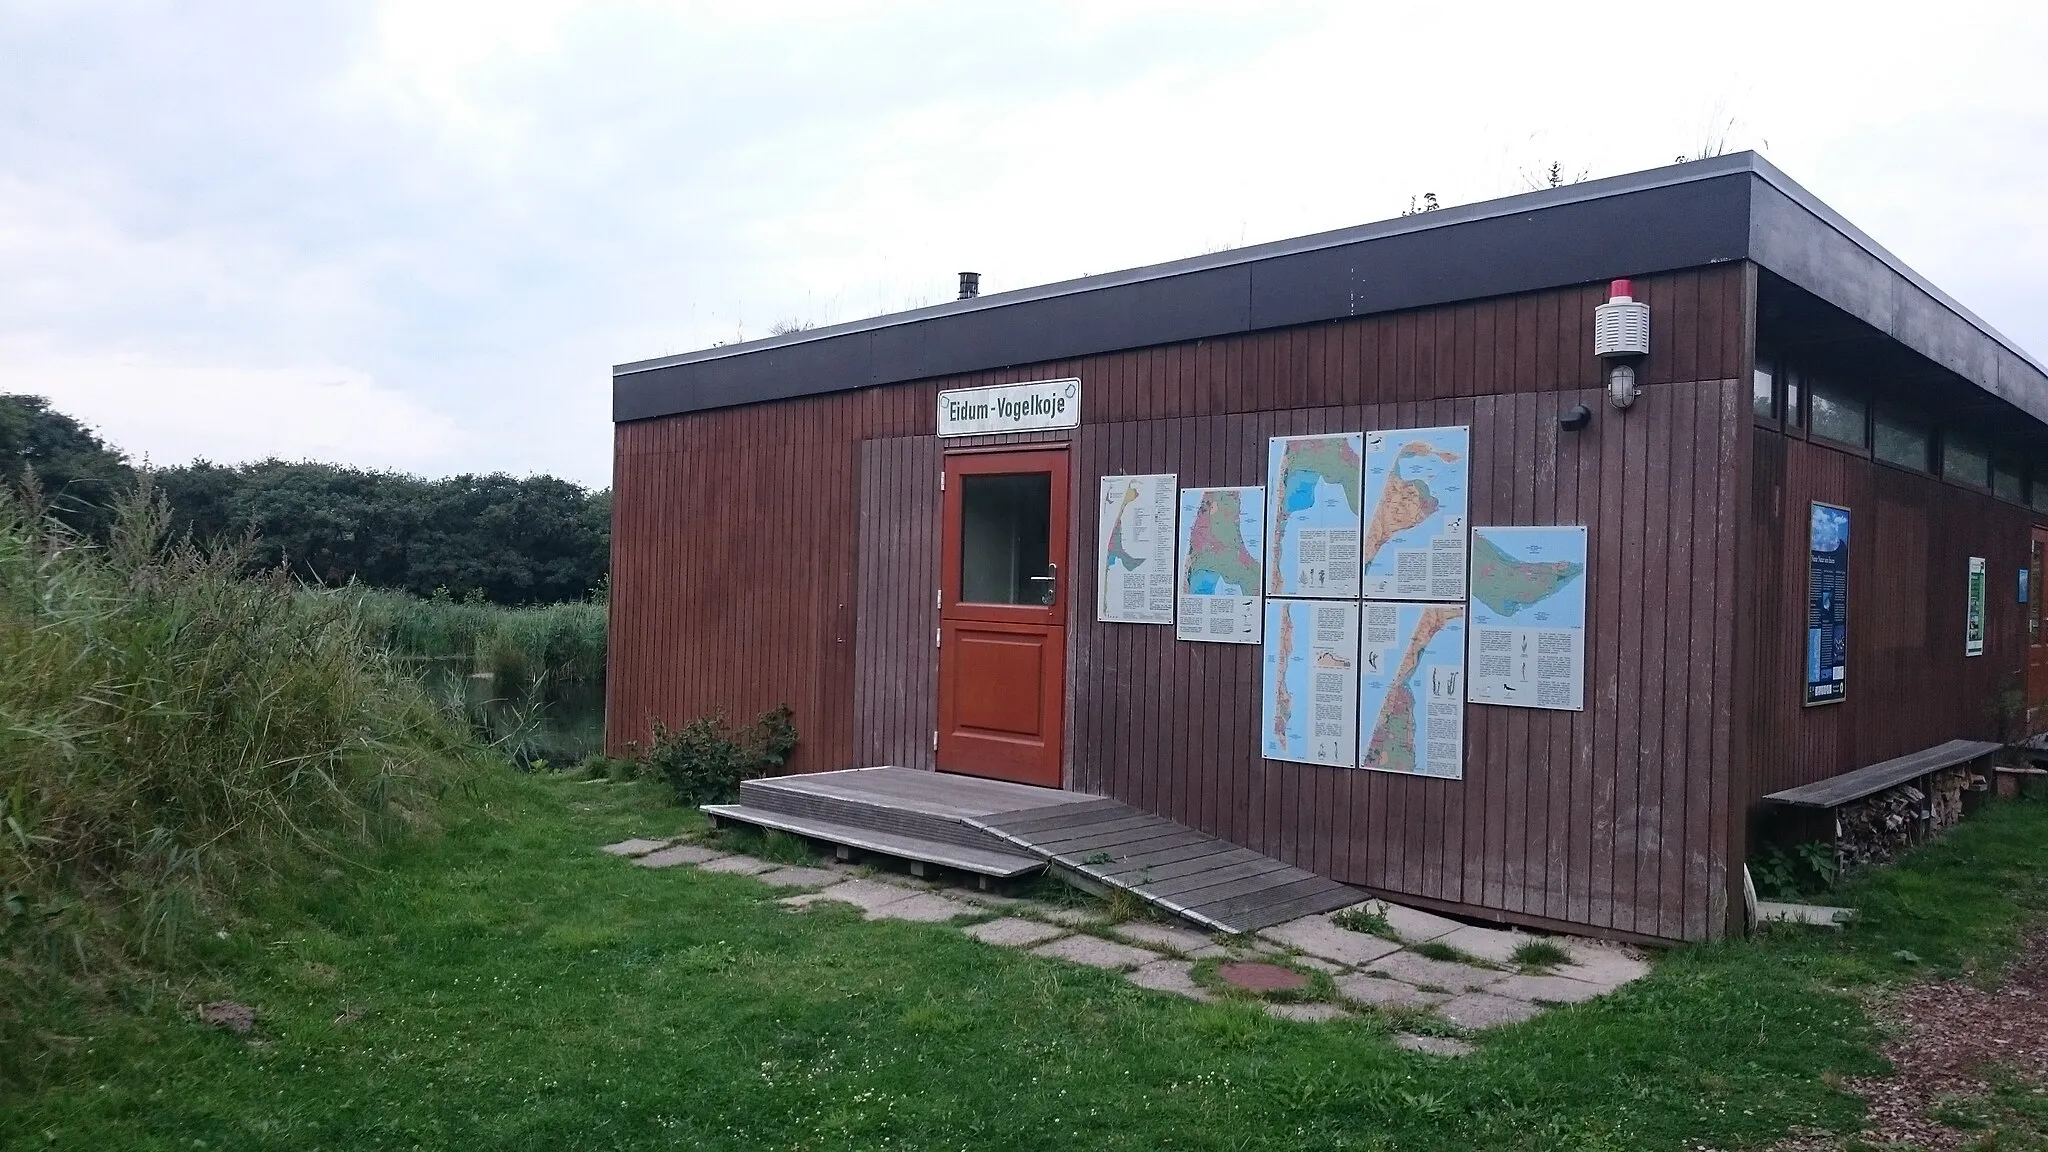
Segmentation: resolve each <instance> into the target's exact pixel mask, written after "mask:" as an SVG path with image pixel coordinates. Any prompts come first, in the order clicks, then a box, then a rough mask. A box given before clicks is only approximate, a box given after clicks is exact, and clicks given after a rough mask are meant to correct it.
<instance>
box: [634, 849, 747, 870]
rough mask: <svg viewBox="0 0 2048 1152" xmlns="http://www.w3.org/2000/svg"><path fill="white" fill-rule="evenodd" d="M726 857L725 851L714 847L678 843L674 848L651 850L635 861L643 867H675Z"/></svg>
mask: <svg viewBox="0 0 2048 1152" xmlns="http://www.w3.org/2000/svg"><path fill="white" fill-rule="evenodd" d="M724 858H725V853H723V852H720V851H718V850H716V849H713V848H705V847H703V846H701V845H698V844H677V845H676V846H675V847H673V848H663V849H661V850H659V851H656V852H649V853H648V854H647V855H645V856H642V857H640V858H639V859H638V860H635V861H633V863H635V864H638V865H639V866H640V867H642V868H673V867H675V866H676V865H678V864H707V863H710V862H711V861H713V860H722V859H724Z"/></svg>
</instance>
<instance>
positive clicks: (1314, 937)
mask: <svg viewBox="0 0 2048 1152" xmlns="http://www.w3.org/2000/svg"><path fill="white" fill-rule="evenodd" d="M1259 935H1261V936H1264V937H1265V938H1266V939H1268V940H1274V941H1278V942H1279V943H1281V944H1285V945H1287V946H1289V947H1292V948H1299V949H1301V950H1302V951H1303V952H1306V953H1308V954H1309V955H1311V956H1321V957H1322V958H1323V959H1325V960H1335V961H1336V962H1337V963H1339V964H1346V965H1349V966H1351V967H1353V968H1356V967H1358V966H1359V965H1361V964H1369V963H1371V962H1372V961H1374V960H1377V959H1379V958H1380V957H1382V956H1386V955H1389V954H1391V953H1394V952H1398V951H1400V950H1401V945H1400V944H1399V943H1397V942H1395V941H1393V940H1383V939H1381V938H1380V937H1378V936H1374V935H1372V934H1371V933H1369V932H1353V931H1351V930H1350V929H1349V928H1339V927H1337V925H1336V923H1335V922H1333V921H1332V920H1331V919H1330V918H1329V917H1328V916H1304V917H1302V918H1301V919H1299V920H1289V921H1288V922H1287V923H1285V924H1281V925H1277V926H1275V927H1272V928H1268V929H1266V930H1265V931H1263V932H1261V933H1259Z"/></svg>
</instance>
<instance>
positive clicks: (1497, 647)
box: [1465, 526, 1587, 712]
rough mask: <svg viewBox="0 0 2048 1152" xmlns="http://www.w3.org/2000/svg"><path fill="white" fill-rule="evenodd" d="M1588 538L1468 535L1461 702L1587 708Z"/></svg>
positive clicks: (1522, 530)
mask: <svg viewBox="0 0 2048 1152" xmlns="http://www.w3.org/2000/svg"><path fill="white" fill-rule="evenodd" d="M1586 563H1587V558H1586V530H1585V529H1584V528H1582V527H1577V526H1565V527H1527V526H1524V527H1506V526H1503V527H1495V528H1481V527H1474V528H1473V529H1472V581H1471V588H1472V604H1471V607H1472V636H1471V641H1470V643H1471V649H1472V650H1471V665H1470V668H1469V672H1468V675H1467V676H1466V677H1465V687H1466V689H1467V694H1466V699H1468V700H1470V701H1472V703H1474V704H1507V705H1512V706H1514V707H1518V708H1556V709H1562V710H1564V711H1569V712H1583V711H1585V708H1586Z"/></svg>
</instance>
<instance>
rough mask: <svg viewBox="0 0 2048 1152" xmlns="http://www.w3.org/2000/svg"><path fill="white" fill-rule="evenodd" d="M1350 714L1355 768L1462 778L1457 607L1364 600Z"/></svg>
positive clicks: (1461, 628)
mask: <svg viewBox="0 0 2048 1152" xmlns="http://www.w3.org/2000/svg"><path fill="white" fill-rule="evenodd" d="M1362 628H1363V632H1364V636H1363V639H1362V641H1361V643H1360V647H1359V654H1358V659H1359V674H1358V683H1359V701H1358V715H1359V718H1360V719H1361V720H1363V721H1364V722H1365V723H1366V724H1368V725H1370V727H1369V728H1367V729H1366V734H1365V746H1364V748H1363V750H1362V751H1360V753H1359V756H1358V766H1359V767H1360V768H1375V769H1378V770H1380V771H1383V772H1407V773H1411V774H1414V775H1420V776H1440V777H1443V778H1445V779H1448V780H1458V779H1462V778H1463V777H1464V775H1465V606H1464V605H1463V604H1398V603H1397V604H1384V603H1373V602H1371V601H1368V602H1367V603H1366V605H1365V611H1364V619H1363V625H1362Z"/></svg>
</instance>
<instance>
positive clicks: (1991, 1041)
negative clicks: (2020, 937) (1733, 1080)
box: [1778, 931, 2048, 1152]
mask: <svg viewBox="0 0 2048 1152" xmlns="http://www.w3.org/2000/svg"><path fill="white" fill-rule="evenodd" d="M1870 1011H1871V1014H1872V1015H1873V1016H1874V1017H1875V1018H1876V1019H1877V1020H1878V1021H1879V1022H1880V1023H1881V1024H1882V1025H1883V1027H1884V1029H1885V1031H1886V1032H1887V1034H1888V1035H1887V1038H1886V1040H1885V1041H1884V1043H1883V1045H1882V1047H1881V1050H1882V1051H1883V1053H1884V1056H1885V1058H1886V1059H1887V1060H1890V1061H1891V1063H1892V1068H1893V1073H1892V1075H1890V1076H1860V1077H1856V1078H1853V1079H1850V1080H1846V1081H1844V1082H1843V1084H1842V1087H1843V1088H1845V1089H1846V1090H1848V1091H1850V1092H1853V1093H1855V1094H1856V1095H1857V1096H1860V1097H1862V1098H1863V1100H1864V1102H1865V1103H1866V1104H1867V1105H1868V1106H1869V1108H1870V1123H1869V1125H1868V1127H1866V1129H1865V1130H1864V1131H1863V1132H1862V1133H1861V1134H1860V1139H1861V1140H1863V1141H1868V1142H1876V1143H1880V1144H1884V1143H1897V1144H1904V1145H1908V1146H1910V1147H1915V1148H1928V1149H1947V1148H1974V1147H2000V1148H2003V1147H2025V1148H2031V1147H2037V1146H2038V1147H2048V931H2042V932H2036V933H2035V934H2034V935H2033V937H2032V938H2030V939H2029V940H2028V941H2027V944H2026V946H2025V948H2024V949H2023V950H2022V952H2021V953H2020V956H2019V958H2018V960H2016V961H2015V962H2014V964H2013V965H2012V967H2011V968H2009V969H2008V970H2007V971H2006V972H2005V974H2004V978H2003V979H2002V980H2001V981H1999V982H1998V983H1997V984H1996V985H1995V986H1990V987H1986V986H1982V985H1979V984H1976V983H1972V982H1969V981H1964V980H1930V981H1924V982H1921V983H1917V984H1909V985H1905V986H1903V987H1899V988H1895V989H1891V990H1889V991H1886V992H1883V993H1880V994H1877V995H1876V996H1874V997H1873V998H1872V999H1871V1002H1870ZM2036 1141H2039V1142H2040V1143H2039V1144H2037V1143H2035V1142H2036ZM1833 1146H1834V1145H1832V1144H1821V1145H1816V1144H1813V1143H1800V1142H1787V1143H1783V1144H1780V1145H1778V1148H1779V1149H1780V1150H1781V1152H1792V1150H1793V1149H1804V1148H1813V1147H1833ZM1852 1146H1853V1145H1852Z"/></svg>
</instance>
